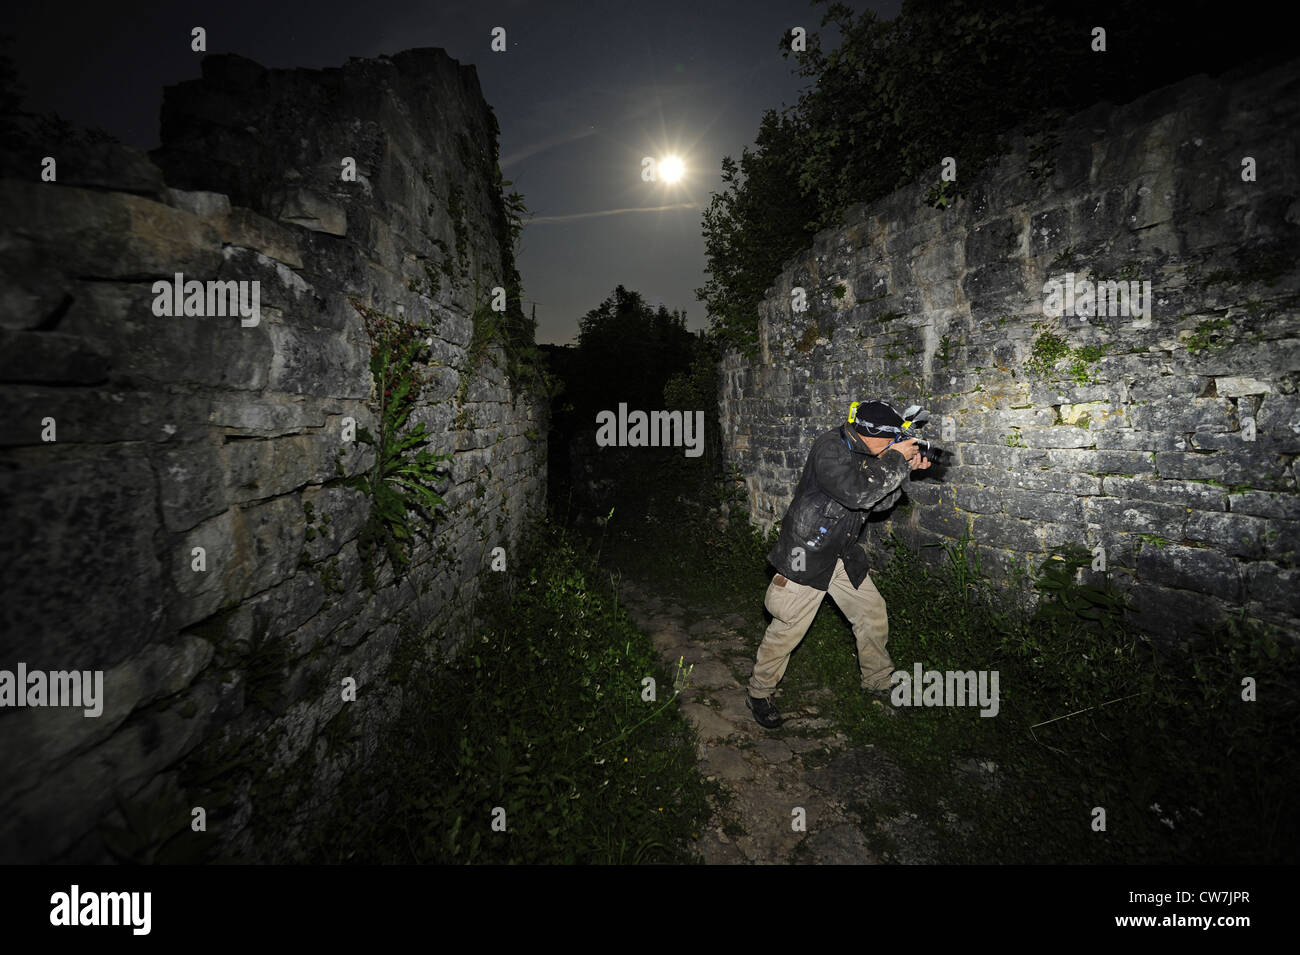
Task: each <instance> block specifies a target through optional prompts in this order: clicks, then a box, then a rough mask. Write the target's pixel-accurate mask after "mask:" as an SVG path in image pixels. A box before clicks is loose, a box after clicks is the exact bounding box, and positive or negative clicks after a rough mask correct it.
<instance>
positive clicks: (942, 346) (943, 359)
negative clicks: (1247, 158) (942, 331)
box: [939, 335, 953, 368]
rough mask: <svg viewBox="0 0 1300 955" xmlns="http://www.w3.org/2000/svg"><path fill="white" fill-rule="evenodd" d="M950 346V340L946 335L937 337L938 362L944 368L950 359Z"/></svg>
mask: <svg viewBox="0 0 1300 955" xmlns="http://www.w3.org/2000/svg"><path fill="white" fill-rule="evenodd" d="M951 346H952V340H951V339H950V338H949V337H948V336H947V335H944V336H943V337H942V338H940V339H939V362H940V363H941V364H942V365H943V367H944V368H947V367H948V364H949V363H950V362H951V361H952V357H953V355H952V350H951Z"/></svg>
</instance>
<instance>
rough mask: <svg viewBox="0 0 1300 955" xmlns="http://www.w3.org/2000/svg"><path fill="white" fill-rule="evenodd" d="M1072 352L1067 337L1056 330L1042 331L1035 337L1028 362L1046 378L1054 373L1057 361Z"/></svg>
mask: <svg viewBox="0 0 1300 955" xmlns="http://www.w3.org/2000/svg"><path fill="white" fill-rule="evenodd" d="M1068 354H1070V346H1069V345H1068V344H1067V343H1066V341H1065V339H1064V338H1062V337H1061V336H1060V335H1057V334H1055V333H1054V332H1049V331H1042V332H1039V333H1038V337H1037V338H1035V339H1034V344H1033V346H1032V347H1031V348H1030V350H1029V360H1028V361H1027V362H1026V363H1025V364H1027V365H1028V366H1029V367H1030V368H1031V369H1032V370H1033V371H1034V372H1035V373H1036V374H1037V375H1038V377H1040V378H1046V377H1047V376H1048V375H1050V374H1051V373H1052V370H1053V369H1054V368H1055V366H1056V363H1057V362H1058V361H1059V360H1060V359H1062V358H1064V357H1065V356H1066V355H1068Z"/></svg>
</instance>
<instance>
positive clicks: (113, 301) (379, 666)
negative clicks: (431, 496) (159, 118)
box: [0, 50, 546, 862]
mask: <svg viewBox="0 0 1300 955" xmlns="http://www.w3.org/2000/svg"><path fill="white" fill-rule="evenodd" d="M496 133H497V129H496V123H495V120H494V119H493V117H492V113H491V110H490V108H489V107H488V106H487V104H486V103H485V102H484V101H483V98H482V95H481V93H480V90H479V86H478V81H477V78H476V76H475V73H474V70H473V68H471V67H462V66H459V65H458V64H457V63H455V62H454V61H453V60H451V59H449V58H448V57H447V56H446V55H445V54H444V53H442V51H440V50H415V51H409V52H407V53H403V54H399V55H396V56H394V57H392V58H380V59H378V60H372V61H366V60H354V61H350V62H349V63H348V64H347V65H346V66H345V67H343V68H341V69H332V70H323V71H308V70H296V71H282V70H275V71H272V70H265V69H263V68H262V67H260V66H258V65H257V64H254V63H252V62H250V61H248V60H244V59H242V58H239V57H236V56H209V57H207V58H206V59H205V60H204V63H203V78H202V79H201V80H196V81H193V82H190V83H184V84H181V85H180V86H178V87H175V88H172V89H169V90H168V91H167V96H166V101H165V105H164V109H163V146H162V147H161V148H160V149H159V150H157V151H156V152H155V154H154V155H153V156H152V158H150V157H146V156H145V155H143V154H141V153H139V152H137V151H135V150H132V149H129V148H127V147H124V146H120V145H116V144H105V143H95V142H93V141H90V140H77V141H76V143H75V144H71V143H69V142H39V141H38V142H31V143H27V144H25V145H24V146H23V149H24V150H26V155H25V156H22V155H20V161H16V165H15V164H11V165H10V166H9V167H7V170H8V172H9V176H10V177H9V178H6V179H4V180H3V181H2V182H0V210H2V211H0V246H2V247H3V248H4V256H3V273H2V275H0V287H2V289H3V291H2V292H0V294H2V295H3V302H4V309H3V317H2V319H0V321H2V323H3V327H2V329H0V335H2V336H3V347H0V356H2V357H0V380H2V381H3V384H2V385H0V395H3V399H2V400H3V403H4V407H5V409H6V410H5V413H4V414H3V416H0V444H3V454H4V462H3V471H2V472H0V473H2V474H3V479H2V480H3V494H0V513H2V514H3V523H4V527H5V529H6V533H5V535H4V543H3V544H2V545H0V575H3V578H4V582H5V599H4V601H3V604H2V609H0V614H2V615H3V644H2V649H3V652H2V653H0V669H7V670H11V671H12V670H14V668H15V667H16V665H17V663H18V662H20V661H21V662H23V663H25V664H26V666H27V667H28V668H29V669H32V670H35V669H43V670H71V669H76V670H86V671H93V670H102V671H103V673H104V701H103V712H102V715H100V716H98V717H97V718H87V717H85V716H83V715H82V711H81V710H79V709H75V710H74V709H59V708H43V709H38V708H28V709H13V708H8V707H6V708H5V709H2V710H0V764H3V765H4V766H5V767H6V771H5V773H4V774H3V778H2V779H0V819H3V821H2V822H0V861H4V862H16V861H23V862H35V861H52V860H61V861H101V860H104V859H107V858H108V855H107V853H106V848H105V843H104V840H103V838H102V836H103V833H104V831H105V830H106V829H111V828H113V827H114V826H117V827H119V828H120V827H122V824H123V821H124V820H123V815H122V814H121V813H120V812H118V811H117V810H116V809H115V808H114V807H115V804H116V802H117V801H119V800H120V801H121V802H122V803H123V804H125V805H126V806H127V808H128V810H129V811H130V812H129V813H128V814H132V813H134V815H137V816H139V817H141V818H144V819H146V821H147V826H148V828H149V830H150V831H149V832H147V833H144V834H143V835H142V834H139V833H134V834H133V835H131V836H130V837H129V838H128V837H120V838H119V839H118V841H117V842H116V843H114V845H115V846H118V847H120V846H122V845H126V846H127V851H129V852H131V853H135V854H139V855H143V854H146V853H148V852H151V851H153V850H154V849H156V848H157V845H158V844H160V843H161V842H162V841H163V839H164V837H165V836H167V835H168V834H170V833H172V832H176V831H186V832H188V831H189V829H190V826H189V823H190V819H191V815H192V808H193V807H196V806H202V807H204V808H205V810H206V812H207V814H208V829H209V832H210V833H211V834H212V835H213V836H214V837H215V841H216V843H217V848H216V851H219V852H221V853H222V854H224V855H227V856H234V857H243V858H254V859H258V858H270V857H274V856H275V855H276V854H277V853H278V852H280V851H281V849H282V848H283V845H284V843H285V842H286V840H287V839H288V837H289V834H290V833H291V832H292V831H293V830H294V825H293V823H294V822H295V821H297V822H301V821H302V819H303V818H304V816H310V814H311V813H312V812H313V811H315V810H316V809H318V808H319V806H320V804H321V803H322V802H323V801H325V800H326V799H327V798H328V795H329V792H330V788H331V784H332V782H333V781H334V780H336V779H337V778H338V776H339V774H341V773H342V772H344V771H347V770H353V771H355V769H356V767H357V766H358V765H359V764H360V761H361V760H362V759H364V757H365V755H366V754H367V753H368V752H369V751H370V748H371V747H372V746H373V744H374V742H375V740H376V738H377V734H378V733H380V732H381V731H382V729H383V727H384V725H385V721H386V720H387V719H388V717H389V716H390V715H391V713H392V712H393V710H394V708H395V707H396V706H397V705H398V703H399V700H398V699H397V696H396V694H395V692H394V691H393V690H392V688H391V685H390V683H389V678H390V677H392V676H394V675H398V674H395V673H394V668H395V667H400V665H401V664H400V660H401V659H404V657H403V656H401V655H400V654H399V656H398V657H397V659H396V660H395V658H394V650H395V647H396V646H397V645H398V643H399V640H401V639H402V638H407V639H409V640H411V641H412V642H414V643H415V644H416V645H418V646H422V647H424V648H425V649H426V650H427V649H429V648H431V647H434V646H441V647H442V648H443V649H446V650H447V651H448V652H451V651H453V650H454V646H455V644H456V643H457V642H458V641H459V640H460V639H463V636H464V633H465V628H466V621H467V619H468V615H469V613H470V612H471V608H472V607H473V605H474V601H475V598H476V594H477V592H478V588H479V583H480V578H481V576H482V575H483V574H485V573H490V570H489V569H488V564H489V562H490V560H491V550H492V548H494V547H496V546H502V547H504V548H506V551H507V553H509V552H510V551H511V548H512V546H513V545H514V544H515V543H516V542H517V541H518V540H519V538H520V535H521V532H522V530H523V528H524V527H525V525H526V523H527V522H528V521H529V520H530V519H531V518H532V517H535V516H536V515H537V514H538V513H539V512H540V511H541V509H542V508H543V506H544V503H545V441H544V435H545V432H546V420H545V415H546V411H545V406H544V405H543V404H541V403H538V402H536V401H534V400H533V399H532V398H531V397H530V396H529V395H528V394H526V393H522V392H521V389H520V388H519V387H517V386H516V384H515V383H514V382H512V381H510V380H508V378H507V375H506V372H505V369H506V367H507V362H506V361H505V357H504V355H503V354H502V352H501V349H500V348H499V347H496V346H493V347H489V348H488V349H487V350H486V352H485V353H483V355H482V357H481V360H480V361H479V362H478V363H477V366H476V367H474V368H470V367H469V356H468V351H469V348H470V343H471V338H472V335H473V319H472V313H473V311H474V308H473V301H474V295H475V288H476V282H477V285H478V288H479V294H480V295H481V296H482V297H483V298H484V299H486V298H487V296H488V294H489V289H490V288H491V287H493V286H496V285H501V284H504V281H505V279H504V276H506V274H507V272H508V271H509V270H510V269H512V268H513V262H512V259H511V258H510V255H509V251H508V249H507V248H505V247H504V246H505V242H506V235H507V233H506V221H505V218H504V211H503V208H502V206H501V203H500V201H499V198H500V197H499V187H498V186H497V185H496V180H495V177H496V175H497V165H496V157H497V139H496ZM45 155H49V156H52V157H54V158H55V159H56V160H57V167H56V169H57V179H56V181H54V182H45V181H41V178H40V169H41V166H40V159H41V157H42V156H45ZM345 157H351V158H352V159H354V160H355V162H356V170H357V175H356V177H355V181H347V180H345V179H344V178H343V177H342V174H341V173H342V169H343V160H344V158H345ZM15 168H17V169H20V170H22V169H25V170H27V171H28V173H29V174H19V175H15V174H14V169H15ZM178 272H179V273H183V275H184V277H185V279H186V280H191V279H197V280H200V281H206V280H211V279H220V280H235V281H250V282H251V281H252V280H257V281H259V282H260V290H261V312H260V321H259V322H258V324H256V325H250V326H248V327H245V326H244V324H243V323H242V322H241V320H240V319H239V318H235V317H216V316H207V317H193V316H191V317H159V316H157V315H156V314H155V312H154V308H153V304H154V300H155V295H154V292H153V290H152V286H153V283H154V282H155V281H157V280H159V279H166V280H170V279H172V277H173V275H174V274H175V273H178ZM351 297H355V298H356V299H358V300H360V302H361V303H363V304H364V305H369V306H371V307H373V308H376V309H378V310H380V311H382V312H385V313H388V314H391V315H394V316H396V317H398V318H399V319H405V320H409V321H413V322H420V323H424V322H427V323H429V325H430V326H431V328H432V329H434V330H433V331H432V333H431V336H430V339H429V341H430V343H431V346H432V348H431V351H432V358H431V360H430V363H429V365H428V367H427V369H426V371H427V374H428V378H429V383H428V385H427V386H426V388H425V391H424V394H423V397H422V399H421V403H420V407H419V409H418V411H417V413H416V415H415V421H416V422H423V423H424V424H425V425H426V427H427V428H428V431H429V432H430V433H431V434H432V436H433V438H432V442H431V444H430V445H429V447H430V448H431V449H432V450H434V451H439V452H448V453H454V459H453V461H452V462H451V466H450V470H449V471H448V473H447V475H446V480H445V482H444V484H443V485H442V486H441V493H442V496H443V497H444V498H445V500H446V508H445V512H444V513H443V514H442V515H441V516H440V518H439V521H440V523H439V524H438V526H437V533H436V536H435V539H434V540H433V541H432V542H431V543H423V542H420V543H417V545H416V546H415V547H414V548H413V550H412V553H411V559H410V566H409V568H408V570H407V572H406V573H404V574H401V575H395V574H394V572H393V569H392V567H391V565H385V566H384V569H383V570H382V572H381V573H380V574H379V576H378V578H377V580H376V581H375V582H374V585H373V586H372V587H368V586H366V585H365V583H363V580H362V561H361V560H360V558H359V551H358V535H359V534H360V532H361V529H362V527H363V525H364V523H365V521H366V518H367V516H368V514H369V512H370V506H371V501H370V498H369V497H368V496H367V495H366V494H365V493H364V492H363V491H361V490H358V489H355V488H350V487H348V486H345V484H344V480H345V479H346V478H348V477H351V476H354V475H357V474H360V473H362V472H363V471H364V470H365V469H366V468H368V467H369V466H370V465H371V464H372V463H373V461H374V451H373V448H372V446H370V445H368V444H365V443H363V442H361V441H348V440H346V423H347V422H346V419H347V418H349V417H350V418H352V419H354V420H355V422H356V424H357V426H358V427H361V428H368V429H370V431H372V432H377V428H376V422H375V418H376V411H377V403H376V401H375V395H374V384H373V382H372V376H371V373H370V367H369V360H370V341H369V338H368V336H367V332H366V329H365V326H364V323H363V320H362V317H361V315H360V314H359V312H358V310H357V308H356V307H354V305H353V304H351V303H350V302H349V299H350V298H351ZM463 378H464V381H462V379H463ZM51 428H52V429H54V430H53V434H51V433H50V429H51ZM51 437H53V438H54V440H49V438H51ZM196 547H202V548H203V549H204V552H205V554H206V567H205V569H201V570H200V569H196V565H195V559H194V553H195V551H194V549H195V548H196ZM402 652H403V653H405V652H406V651H405V650H403V651H402ZM349 677H350V678H352V679H354V680H355V681H356V685H357V688H356V702H344V692H343V689H342V688H343V684H344V680H345V678H349ZM286 787H290V789H289V790H288V791H289V792H290V793H291V795H292V794H293V793H295V792H296V793H297V794H298V800H299V801H298V803H297V805H296V806H294V807H292V808H294V809H295V815H294V817H293V818H291V819H289V820H288V821H286V819H285V818H283V817H282V816H274V815H271V809H270V808H269V807H271V806H272V805H273V804H275V801H276V799H277V798H278V799H279V802H280V804H281V805H279V811H280V812H283V810H284V807H283V805H282V803H283V801H284V794H285V792H286ZM137 828H138V827H137ZM182 841H183V840H182Z"/></svg>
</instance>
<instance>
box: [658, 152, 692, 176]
mask: <svg viewBox="0 0 1300 955" xmlns="http://www.w3.org/2000/svg"><path fill="white" fill-rule="evenodd" d="M685 172H686V167H685V166H684V165H682V161H681V160H680V159H678V158H677V157H676V156H665V157H664V158H663V159H661V160H660V161H659V178H660V179H662V180H663V181H664V182H677V181H678V180H680V179H681V178H682V175H683V174H684V173H685Z"/></svg>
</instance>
